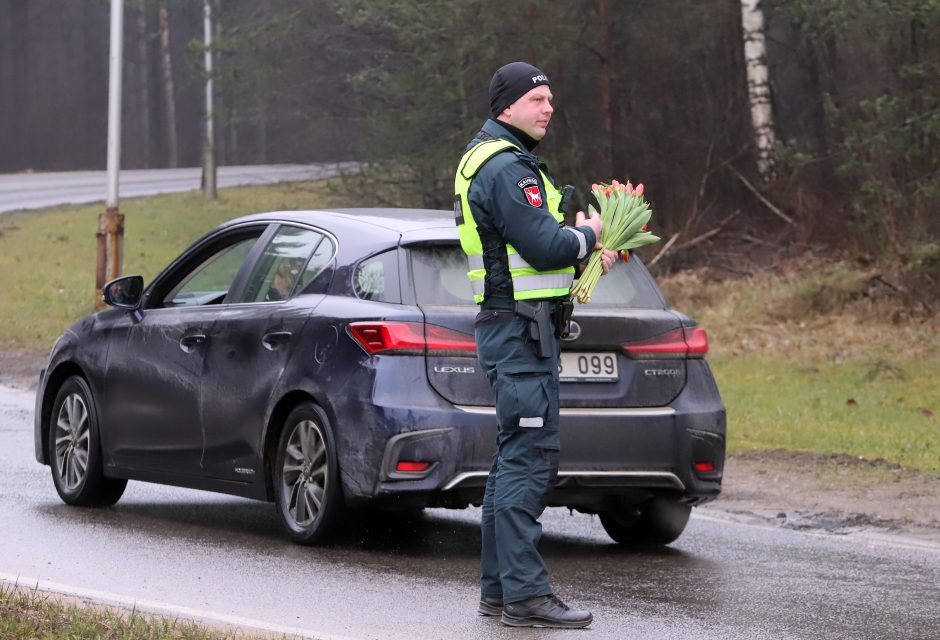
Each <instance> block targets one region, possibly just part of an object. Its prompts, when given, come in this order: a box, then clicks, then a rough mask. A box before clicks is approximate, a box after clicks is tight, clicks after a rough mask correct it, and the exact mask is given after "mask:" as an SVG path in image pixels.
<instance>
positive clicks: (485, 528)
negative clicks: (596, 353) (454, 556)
mask: <svg viewBox="0 0 940 640" xmlns="http://www.w3.org/2000/svg"><path fill="white" fill-rule="evenodd" d="M475 334H476V336H475V337H476V341H477V353H478V356H479V359H480V363H481V364H482V365H483V368H484V370H485V371H486V375H487V377H488V378H489V380H490V383H491V384H492V385H493V389H494V391H495V393H496V418H497V422H498V426H499V435H498V436H497V440H496V443H497V452H496V455H495V457H494V460H493V466H492V468H491V470H490V475H489V478H488V479H487V482H486V492H485V494H484V498H483V518H482V539H483V549H482V554H481V555H482V557H481V562H480V572H481V585H480V587H481V592H482V595H484V596H499V595H501V596H502V597H503V600H504V602H517V601H519V600H525V599H526V598H532V597H535V596H542V595H548V594H550V593H552V588H551V585H550V583H549V579H548V571H547V569H546V568H545V563H544V562H543V560H542V556H541V555H540V554H539V552H538V548H537V547H538V543H539V539H540V538H541V536H542V525H540V524H539V522H538V519H539V516H541V515H542V512H543V511H544V510H545V499H546V496H547V494H548V492H549V491H550V490H551V488H552V486H553V485H554V483H555V478H556V477H557V475H558V450H559V431H558V424H559V419H558V415H559V412H558V344H557V340H555V343H554V349H553V356H551V357H549V358H539V357H538V355H537V351H536V349H535V345H534V344H533V343H532V340H531V339H530V338H529V336H528V327H527V325H526V322H525V321H524V320H523V319H521V318H519V317H518V316H515V315H513V314H511V313H509V312H507V313H502V314H493V313H492V312H481V313H480V315H479V316H478V317H477V323H476V329H475Z"/></svg>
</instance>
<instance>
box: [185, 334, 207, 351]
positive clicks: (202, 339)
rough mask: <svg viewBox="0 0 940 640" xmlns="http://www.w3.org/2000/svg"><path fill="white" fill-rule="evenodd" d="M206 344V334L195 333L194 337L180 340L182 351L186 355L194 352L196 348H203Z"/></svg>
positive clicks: (189, 336) (190, 336)
mask: <svg viewBox="0 0 940 640" xmlns="http://www.w3.org/2000/svg"><path fill="white" fill-rule="evenodd" d="M205 343H206V334H204V333H194V334H192V335H188V336H183V337H182V338H180V349H182V350H183V351H185V352H186V353H190V352H192V351H193V350H194V349H195V348H196V347H199V346H202V345H204V344H205Z"/></svg>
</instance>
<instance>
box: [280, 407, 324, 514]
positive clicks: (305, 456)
mask: <svg viewBox="0 0 940 640" xmlns="http://www.w3.org/2000/svg"><path fill="white" fill-rule="evenodd" d="M327 472H328V457H327V445H326V441H325V438H324V436H323V431H322V429H321V427H320V425H318V424H317V423H316V422H314V421H313V420H303V421H301V422H299V423H298V424H297V426H295V427H294V430H293V432H292V433H291V434H290V437H289V438H288V441H287V446H286V449H285V455H284V465H283V473H282V475H281V477H282V479H283V480H282V482H281V491H282V492H283V494H284V498H285V500H284V504H285V505H286V506H287V512H288V513H289V515H290V517H291V518H292V519H293V520H294V522H295V523H296V525H297V526H299V527H306V526H308V525H310V524H311V523H312V522H314V521H315V520H316V519H317V517H318V516H319V515H320V512H321V510H322V509H323V507H324V505H323V503H324V498H325V495H326V491H327V483H328V482H329V475H328V473H327Z"/></svg>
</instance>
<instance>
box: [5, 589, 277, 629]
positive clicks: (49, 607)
mask: <svg viewBox="0 0 940 640" xmlns="http://www.w3.org/2000/svg"><path fill="white" fill-rule="evenodd" d="M261 637H262V636H259V635H248V634H245V633H243V632H241V631H238V630H234V629H223V628H220V627H213V628H209V627H203V626H200V625H197V624H196V623H194V622H189V621H181V620H171V619H167V618H163V617H160V616H151V615H142V614H140V613H137V612H130V611H125V610H122V609H110V608H107V607H100V606H92V605H89V604H80V605H79V604H68V603H65V602H62V601H60V600H59V599H57V598H56V597H54V596H51V595H49V594H45V593H41V592H37V591H28V590H24V589H15V588H13V587H3V586H0V638H3V639H4V640H33V639H34V638H46V639H48V640H128V639H130V638H133V639H134V640H220V639H222V638H231V639H233V640H235V639H240V640H251V639H253V638H257V639H259V640H260V638H261Z"/></svg>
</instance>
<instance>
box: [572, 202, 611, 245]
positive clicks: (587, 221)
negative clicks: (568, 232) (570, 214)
mask: <svg viewBox="0 0 940 640" xmlns="http://www.w3.org/2000/svg"><path fill="white" fill-rule="evenodd" d="M574 226H576V227H590V228H591V231H593V232H594V236H595V237H596V238H597V239H598V240H600V239H601V228H602V227H603V226H604V222H603V221H602V220H601V216H600V214H597V215H593V216H590V217H588V216H585V215H584V212H583V211H578V213H577V214H575V216H574ZM598 244H600V242H598ZM594 248H595V249H596V248H597V247H596V246H595V247H594Z"/></svg>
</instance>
